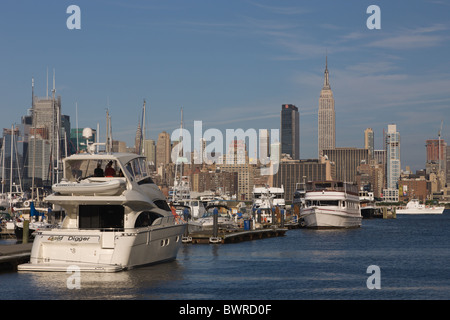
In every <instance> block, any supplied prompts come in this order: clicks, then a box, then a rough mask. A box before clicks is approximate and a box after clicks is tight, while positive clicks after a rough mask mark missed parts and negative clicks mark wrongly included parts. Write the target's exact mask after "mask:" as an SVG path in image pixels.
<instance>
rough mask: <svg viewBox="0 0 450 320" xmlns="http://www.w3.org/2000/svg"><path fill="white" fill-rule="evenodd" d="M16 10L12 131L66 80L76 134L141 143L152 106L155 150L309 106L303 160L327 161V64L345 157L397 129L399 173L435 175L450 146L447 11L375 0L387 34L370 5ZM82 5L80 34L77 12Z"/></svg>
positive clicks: (10, 35)
mask: <svg viewBox="0 0 450 320" xmlns="http://www.w3.org/2000/svg"><path fill="white" fill-rule="evenodd" d="M47 4H50V2H39V3H36V2H33V1H24V2H21V3H20V4H18V3H15V2H13V1H5V3H3V4H2V7H3V10H1V13H0V27H1V30H2V31H1V35H2V39H3V41H4V44H5V48H4V50H3V51H2V53H1V54H0V57H1V58H2V61H3V70H4V72H3V76H2V77H1V78H0V95H1V97H2V98H1V99H0V110H1V111H2V114H3V116H2V117H1V120H0V125H1V126H2V128H10V127H11V125H12V124H14V123H16V124H18V123H20V118H21V116H23V115H25V114H26V110H27V109H28V108H30V107H31V79H32V78H34V81H35V95H36V96H38V97H43V96H45V95H46V72H47V68H48V72H49V77H50V78H51V76H52V73H53V69H55V73H56V95H57V96H61V99H62V101H61V105H62V110H61V111H62V114H66V115H69V116H70V117H71V123H72V128H74V127H75V118H76V107H75V106H76V105H77V106H78V107H77V109H78V123H79V127H91V128H96V127H97V123H99V124H100V132H99V134H100V138H103V139H104V138H105V134H104V132H105V118H106V108H108V109H109V112H110V115H111V119H112V129H113V138H114V139H116V140H122V141H126V143H127V145H128V146H132V145H133V144H134V139H135V137H136V128H137V124H138V120H139V115H140V111H141V107H142V101H143V100H144V99H146V101H147V108H148V114H149V115H148V118H147V125H148V127H147V130H148V131H147V134H146V137H147V138H150V139H153V140H155V141H156V140H157V136H158V134H159V133H160V132H162V131H166V132H168V133H169V134H170V133H171V132H172V131H173V130H175V129H177V128H178V126H179V121H180V119H179V110H180V107H183V109H184V124H185V128H186V129H187V130H192V127H193V122H194V121H195V120H201V121H203V124H204V130H206V129H207V128H218V129H220V130H223V131H225V129H228V128H230V129H237V128H243V129H244V130H246V129H249V128H255V129H280V127H279V126H280V113H279V106H280V105H282V104H293V105H295V106H297V107H298V109H299V118H300V158H301V159H307V158H317V137H318V128H317V114H318V96H319V94H320V90H321V88H322V84H323V68H324V60H325V57H326V56H328V69H329V70H330V74H331V75H332V83H333V95H334V99H335V112H336V147H358V148H362V147H364V130H365V129H366V128H368V127H370V128H373V131H374V144H375V145H374V148H375V150H379V149H382V148H383V147H382V146H383V129H385V128H387V126H388V125H389V124H391V123H395V124H396V125H397V130H398V131H399V132H400V134H401V139H402V141H401V143H402V149H401V153H402V155H401V159H402V169H404V168H405V166H407V165H408V166H410V167H411V168H412V169H413V170H417V169H421V168H424V167H425V161H426V149H425V141H426V140H428V139H437V136H438V131H439V128H440V125H441V120H443V121H444V125H443V129H442V134H441V138H442V139H443V140H445V141H447V142H448V141H449V140H450V134H449V133H450V131H449V125H450V123H449V122H450V121H448V120H450V117H449V115H450V107H449V105H450V94H449V90H448V88H450V72H449V71H450V62H449V61H448V59H447V56H448V53H449V44H450V41H449V38H448V36H447V33H448V30H449V28H450V25H449V23H448V21H447V17H448V13H449V11H450V7H449V6H448V5H447V4H446V3H445V2H440V1H412V2H410V3H409V4H408V6H405V5H402V4H399V3H390V2H388V1H377V2H376V4H377V5H379V6H380V8H381V21H382V22H381V29H380V30H369V29H368V28H367V26H366V20H367V18H368V17H369V15H368V14H367V13H366V9H367V7H368V6H369V5H370V4H372V3H361V2H360V1H348V2H346V3H345V5H344V4H342V3H336V2H333V1H321V2H317V3H305V2H298V1H287V2H283V3H282V4H281V3H279V2H275V1H230V2H226V3H225V2H222V3H214V4H212V3H210V2H207V1H192V2H189V3H185V2H181V1H169V2H164V3H155V2H151V3H147V2H146V3H143V2H138V1H133V2H129V1H127V2H125V1H116V2H106V1H96V2H95V3H90V2H87V1H76V2H75V3H71V2H67V1H61V2H57V3H51V5H47ZM71 4H76V5H78V6H79V7H80V8H81V29H80V30H69V29H67V27H66V20H67V18H68V17H69V14H67V13H66V9H67V7H68V6H69V5H71Z"/></svg>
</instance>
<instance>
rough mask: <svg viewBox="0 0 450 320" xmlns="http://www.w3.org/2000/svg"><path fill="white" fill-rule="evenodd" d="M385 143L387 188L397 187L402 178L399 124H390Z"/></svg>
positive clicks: (385, 134) (385, 135)
mask: <svg viewBox="0 0 450 320" xmlns="http://www.w3.org/2000/svg"><path fill="white" fill-rule="evenodd" d="M384 143H385V150H386V188H387V189H397V188H398V179H399V178H400V169H401V163H400V133H399V132H398V131H397V125H395V124H390V125H388V130H387V132H385V133H384Z"/></svg>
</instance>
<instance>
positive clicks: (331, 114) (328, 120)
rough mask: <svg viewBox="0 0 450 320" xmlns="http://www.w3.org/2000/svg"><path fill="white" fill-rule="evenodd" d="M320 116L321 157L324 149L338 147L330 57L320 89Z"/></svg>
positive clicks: (319, 145) (319, 139)
mask: <svg viewBox="0 0 450 320" xmlns="http://www.w3.org/2000/svg"><path fill="white" fill-rule="evenodd" d="M318 118H319V124H318V131H319V136H318V149H319V158H320V156H321V154H322V150H324V149H328V150H330V149H334V148H335V147H336V114H335V111H334V97H333V91H331V87H330V78H329V73H328V58H327V59H326V62H325V79H324V83H323V88H322V90H321V91H320V98H319V117H318Z"/></svg>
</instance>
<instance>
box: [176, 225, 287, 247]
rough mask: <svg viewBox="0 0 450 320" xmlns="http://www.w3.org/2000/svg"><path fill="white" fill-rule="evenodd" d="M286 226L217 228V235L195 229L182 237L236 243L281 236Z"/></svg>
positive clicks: (186, 241)
mask: <svg viewBox="0 0 450 320" xmlns="http://www.w3.org/2000/svg"><path fill="white" fill-rule="evenodd" d="M286 231H288V228H264V229H255V230H235V231H225V230H219V232H218V233H217V236H215V235H214V234H213V233H212V231H201V232H200V231H197V232H194V233H190V234H189V235H188V236H186V237H184V238H183V242H184V243H193V244H208V243H217V244H223V243H236V242H241V241H249V240H257V239H263V238H273V237H282V236H284V234H285V233H286Z"/></svg>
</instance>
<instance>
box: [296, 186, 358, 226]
mask: <svg viewBox="0 0 450 320" xmlns="http://www.w3.org/2000/svg"><path fill="white" fill-rule="evenodd" d="M300 218H301V219H303V221H304V222H305V226H306V227H309V228H355V227H360V226H361V220H362V216H361V209H360V203H359V196H358V188H357V186H356V185H354V184H351V183H346V182H340V181H315V182H307V183H306V192H305V207H304V208H301V211H300Z"/></svg>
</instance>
